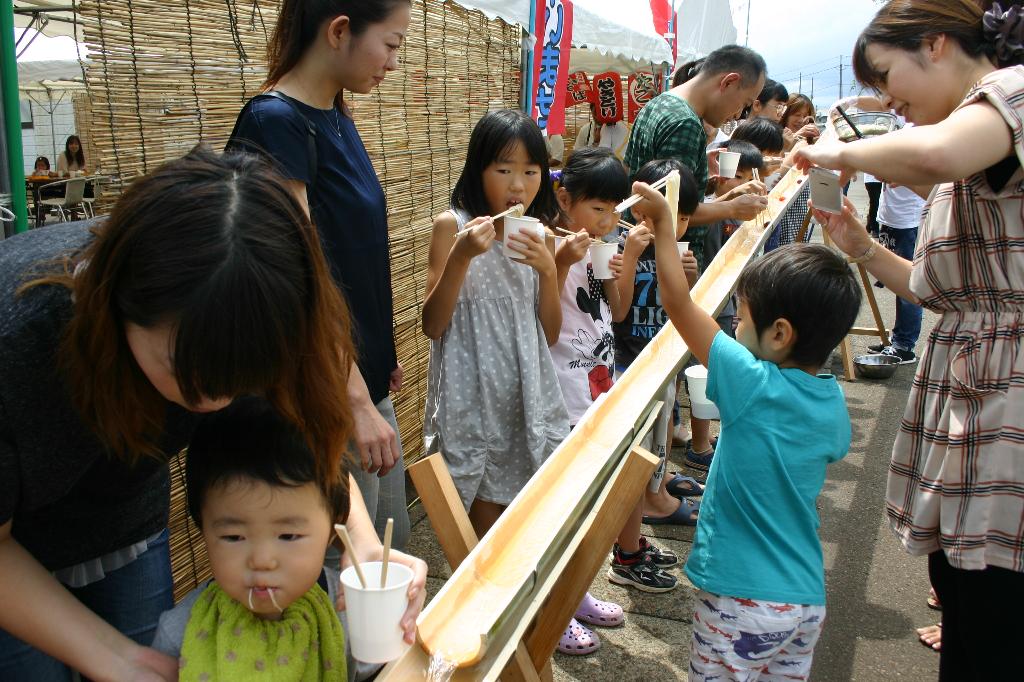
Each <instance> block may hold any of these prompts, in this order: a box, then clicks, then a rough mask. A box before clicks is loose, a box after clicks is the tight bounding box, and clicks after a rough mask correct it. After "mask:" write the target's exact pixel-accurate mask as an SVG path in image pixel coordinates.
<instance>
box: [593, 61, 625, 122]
mask: <svg viewBox="0 0 1024 682" xmlns="http://www.w3.org/2000/svg"><path fill="white" fill-rule="evenodd" d="M594 113H595V117H596V118H597V122H598V123H615V122H616V121H621V120H622V119H623V118H624V117H625V112H624V111H623V107H622V76H620V75H619V74H618V73H616V72H615V71H607V72H605V73H600V74H598V75H596V76H594Z"/></svg>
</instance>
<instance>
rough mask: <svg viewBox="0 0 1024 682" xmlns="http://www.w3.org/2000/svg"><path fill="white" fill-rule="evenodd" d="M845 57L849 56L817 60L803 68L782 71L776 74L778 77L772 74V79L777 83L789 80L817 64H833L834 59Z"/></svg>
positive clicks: (833, 56)
mask: <svg viewBox="0 0 1024 682" xmlns="http://www.w3.org/2000/svg"><path fill="white" fill-rule="evenodd" d="M846 56H849V55H832V56H831V57H828V58H827V59H820V60H818V61H816V62H811V63H809V64H804V65H803V66H801V67H799V68H796V69H789V70H788V71H783V72H782V73H781V74H778V75H776V74H772V78H774V79H775V80H777V81H783V80H789V79H790V78H791V77H792V76H795V75H796V74H798V73H800V72H801V71H806V70H807V69H809V68H811V67H812V66H817V65H818V64H826V63H828V62H834V61H835V60H836V57H846ZM831 68H833V69H834V68H836V67H835V66H832V67H831ZM826 70H827V69H826ZM804 75H805V76H806V75H807V74H806V73H805V74H804Z"/></svg>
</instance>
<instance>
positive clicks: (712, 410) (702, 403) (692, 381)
mask: <svg viewBox="0 0 1024 682" xmlns="http://www.w3.org/2000/svg"><path fill="white" fill-rule="evenodd" d="M707 385H708V369H707V367H705V366H704V365H694V366H693V367H687V368H686V388H687V389H688V391H689V393H690V414H692V415H693V416H694V417H696V418H697V419H718V407H717V406H716V405H715V404H714V403H713V402H711V401H710V400H708V397H707V393H706V392H705V389H706V388H707Z"/></svg>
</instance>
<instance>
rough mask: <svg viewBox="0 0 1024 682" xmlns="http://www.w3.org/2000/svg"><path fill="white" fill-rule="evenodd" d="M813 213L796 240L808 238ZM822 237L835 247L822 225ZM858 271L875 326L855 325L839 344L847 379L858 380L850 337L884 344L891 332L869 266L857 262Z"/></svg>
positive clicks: (844, 373) (887, 341)
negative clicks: (880, 305)
mask: <svg viewBox="0 0 1024 682" xmlns="http://www.w3.org/2000/svg"><path fill="white" fill-rule="evenodd" d="M811 213H812V209H807V215H806V216H804V223H803V225H801V226H800V234H798V235H797V238H796V241H797V243H800V242H802V241H804V239H806V238H807V230H808V229H809V228H810V225H811ZM821 237H822V239H823V240H824V241H825V244H826V245H828V246H831V247H832V248H835V246H834V245H833V244H832V239H831V238H829V236H828V231H827V230H826V229H825V228H824V227H822V228H821ZM857 271H858V272H860V281H861V282H862V283H863V284H864V296H865V297H866V298H867V299H868V306H869V307H870V308H871V315H872V317H874V319H875V326H874V327H853V328H851V329H850V333H849V334H848V335H847V336H845V337H843V340H842V342H841V343H840V344H839V353H840V355H842V357H843V375H844V376H845V377H846V380H847V381H856V375H855V374H854V371H853V351H852V350H851V349H850V337H851V336H877V337H878V338H879V339H880V340H881V342H882V345H883V346H888V345H889V332H888V330H887V329H886V328H885V322H883V321H882V313H881V312H879V310H878V301H877V300H876V299H875V288H874V287H873V286H871V278H870V277H869V276H868V271H867V268H865V267H864V264H863V263H857Z"/></svg>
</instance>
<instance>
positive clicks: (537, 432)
mask: <svg viewBox="0 0 1024 682" xmlns="http://www.w3.org/2000/svg"><path fill="white" fill-rule="evenodd" d="M452 213H453V214H454V215H455V217H456V220H457V221H458V224H459V229H461V228H462V227H463V226H464V225H465V223H466V222H467V221H468V220H469V216H467V215H466V214H465V213H464V212H463V211H453V212H452ZM539 290H540V285H539V279H538V276H537V272H536V271H535V270H534V269H533V268H531V267H529V266H527V265H524V264H522V263H519V262H516V261H515V260H512V259H510V258H507V257H505V256H503V255H502V253H501V243H500V242H498V241H495V242H494V243H493V244H492V245H491V248H490V250H489V251H487V252H486V253H483V254H481V255H479V256H477V257H476V258H474V259H473V261H472V262H471V263H470V266H469V270H468V271H467V272H466V278H465V280H464V281H463V284H462V289H461V290H460V291H459V298H458V301H457V302H456V304H455V311H454V312H453V313H452V319H451V322H450V323H449V325H448V329H446V330H445V333H444V335H443V336H442V337H441V338H440V339H439V340H438V341H431V343H430V378H429V385H428V388H427V404H426V410H425V417H424V424H423V435H424V440H425V444H426V452H427V454H433V453H435V452H440V453H441V454H442V455H443V456H444V458H445V462H446V463H447V464H448V469H449V471H450V472H451V475H452V478H453V479H454V481H455V487H456V488H457V489H458V491H459V495H460V497H461V498H462V502H463V504H465V505H466V507H467V508H468V507H469V505H470V504H471V503H472V502H473V500H474V499H475V498H478V499H480V500H484V501H487V502H494V503H497V504H503V505H504V504H508V503H510V502H511V501H512V499H513V498H514V497H515V496H516V494H517V493H518V492H519V491H520V490H521V489H522V487H523V486H524V485H526V482H527V481H529V480H530V478H531V477H532V476H533V474H534V473H535V472H536V471H537V469H538V468H539V467H540V465H541V464H542V463H543V462H544V460H545V459H547V457H548V456H549V455H550V454H551V453H552V452H553V451H554V449H555V448H556V447H557V446H558V444H559V443H561V442H562V440H564V438H565V437H566V435H568V433H569V419H568V415H567V413H566V409H565V405H564V403H563V401H562V393H561V390H560V389H559V386H558V379H557V377H556V376H555V368H554V365H553V364H552V361H551V353H550V352H549V350H548V345H547V339H546V338H545V336H544V329H543V327H542V326H541V323H540V320H539V319H537V303H538V295H539Z"/></svg>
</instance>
